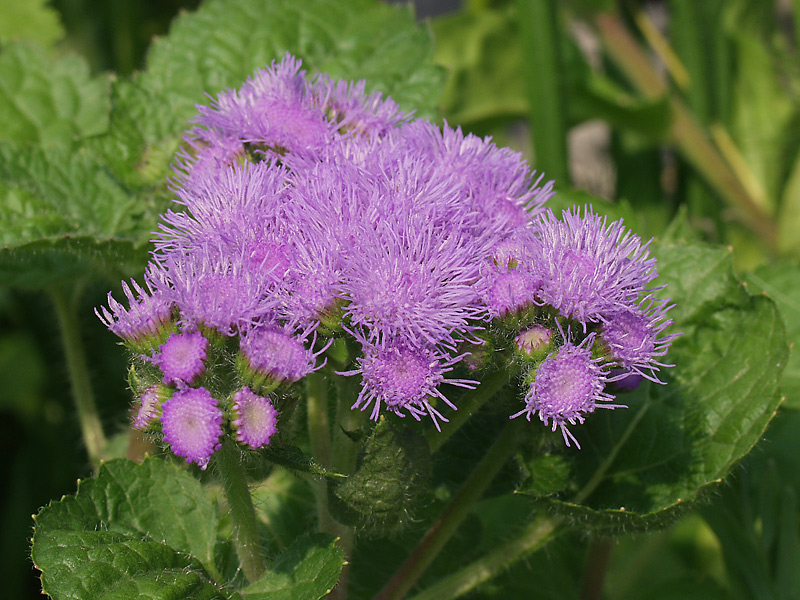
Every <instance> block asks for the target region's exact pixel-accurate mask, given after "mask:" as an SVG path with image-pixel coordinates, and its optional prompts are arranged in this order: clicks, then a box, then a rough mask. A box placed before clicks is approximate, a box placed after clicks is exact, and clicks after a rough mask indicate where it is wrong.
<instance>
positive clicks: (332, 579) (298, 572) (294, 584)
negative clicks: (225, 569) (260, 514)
mask: <svg viewBox="0 0 800 600" xmlns="http://www.w3.org/2000/svg"><path fill="white" fill-rule="evenodd" d="M344 564H345V560H344V553H343V552H342V549H341V548H339V546H338V545H337V543H336V539H334V538H333V537H331V536H329V535H325V534H322V533H317V534H313V535H309V536H306V537H303V538H300V539H298V540H297V541H295V543H294V544H292V545H291V546H290V547H289V549H288V550H286V552H284V553H283V554H281V556H279V557H278V559H277V560H276V561H275V562H274V563H273V564H272V565H271V566H270V567H269V568H268V569H267V572H266V573H264V575H263V576H262V577H261V578H260V579H259V580H258V581H255V582H254V583H252V584H251V585H249V586H247V587H246V588H244V589H242V590H240V592H239V593H240V594H241V596H242V598H244V600H318V599H319V598H323V597H324V596H327V595H328V594H329V593H330V591H331V590H332V589H333V586H334V585H336V582H337V581H338V579H339V573H340V572H341V570H342V566H344Z"/></svg>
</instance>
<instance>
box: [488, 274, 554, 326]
mask: <svg viewBox="0 0 800 600" xmlns="http://www.w3.org/2000/svg"><path fill="white" fill-rule="evenodd" d="M540 286H541V280H540V279H539V278H538V277H537V276H536V275H534V274H533V273H531V272H530V271H528V270H527V269H502V268H498V267H496V266H495V265H485V266H484V274H483V277H482V279H481V281H480V285H479V288H478V289H479V290H480V294H481V299H482V300H483V303H484V304H485V305H486V308H487V309H488V310H489V316H490V317H492V318H497V317H503V316H506V315H508V314H509V313H513V312H515V311H517V310H520V309H522V308H524V307H525V306H526V305H532V304H533V302H534V298H535V296H536V292H537V291H538V290H539V288H540Z"/></svg>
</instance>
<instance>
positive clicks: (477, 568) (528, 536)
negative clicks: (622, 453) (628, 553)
mask: <svg viewBox="0 0 800 600" xmlns="http://www.w3.org/2000/svg"><path fill="white" fill-rule="evenodd" d="M649 406H650V401H649V400H648V401H647V402H645V403H644V404H643V405H642V407H641V408H640V409H639V411H638V412H637V413H636V415H635V416H634V417H633V419H631V422H630V423H629V424H628V427H627V428H626V429H625V431H624V432H623V434H622V436H621V437H620V439H619V441H618V442H617V444H616V445H615V447H614V449H613V450H612V451H611V452H610V453H609V454H608V456H606V458H605V459H604V460H603V462H602V463H601V464H600V466H599V467H598V469H597V471H595V473H594V476H592V477H591V478H590V479H589V481H588V482H587V483H586V485H584V486H583V488H581V490H580V491H579V492H578V493H577V494H576V495H575V497H574V498H573V502H574V503H576V504H580V503H581V502H583V501H584V500H586V498H588V497H589V496H590V495H591V494H592V492H593V491H594V490H595V489H596V488H597V486H598V485H599V484H600V482H601V481H602V480H603V478H604V477H605V475H606V473H607V472H608V469H609V468H610V467H611V464H612V463H613V462H614V460H615V459H616V457H617V455H618V454H619V450H620V449H621V448H622V447H623V446H624V445H625V442H626V441H627V439H628V438H629V437H630V435H631V434H632V433H633V431H634V430H635V429H636V427H637V426H638V424H639V422H640V421H641V419H642V417H644V415H645V413H646V412H647V409H648V408H649ZM563 521H564V519H563V518H562V517H561V516H558V515H556V516H548V515H539V516H538V517H537V518H536V519H534V520H533V522H532V523H531V524H530V525H529V526H528V527H527V528H526V529H525V530H524V531H523V532H522V533H521V534H520V535H519V536H518V537H516V538H514V539H513V540H511V541H510V542H508V543H506V544H503V545H502V546H499V547H497V548H496V549H494V550H493V551H492V552H490V553H488V554H486V555H485V556H482V557H481V558H479V559H478V560H476V561H474V562H472V563H470V564H469V565H467V566H465V567H463V568H462V569H459V570H458V571H456V572H455V573H453V574H452V575H450V576H448V577H445V578H444V579H441V580H440V581H439V582H437V583H436V584H434V585H433V586H431V587H430V588H428V589H426V590H424V591H423V592H422V593H420V594H418V595H416V596H414V597H413V598H412V599H411V600H451V599H452V598H458V597H459V596H461V595H463V594H466V593H467V592H469V591H470V590H472V589H474V588H475V587H477V586H478V585H480V584H481V583H484V582H486V581H488V580H490V579H491V578H492V577H494V576H496V575H497V574H498V573H500V572H502V571H504V570H505V569H507V568H508V567H509V566H510V565H511V564H513V563H514V562H516V561H518V560H520V559H521V558H524V557H525V556H527V555H528V554H530V553H531V552H535V551H536V550H538V549H539V548H541V547H542V546H544V544H545V543H547V542H548V541H549V540H550V539H551V538H552V537H553V536H554V535H555V534H556V533H557V531H556V529H557V527H558V526H559V525H560V524H561V523H563Z"/></svg>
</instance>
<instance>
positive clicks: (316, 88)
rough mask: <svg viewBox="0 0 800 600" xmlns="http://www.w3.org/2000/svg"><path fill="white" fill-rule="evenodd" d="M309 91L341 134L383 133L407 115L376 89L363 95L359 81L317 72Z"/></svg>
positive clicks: (362, 85)
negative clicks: (334, 77) (345, 79)
mask: <svg viewBox="0 0 800 600" xmlns="http://www.w3.org/2000/svg"><path fill="white" fill-rule="evenodd" d="M313 94H314V96H315V97H316V98H317V102H318V103H319V108H320V109H321V110H322V111H324V112H325V114H326V115H327V117H328V119H329V120H330V121H331V122H333V123H334V124H335V125H336V128H337V129H338V130H339V131H340V132H342V133H345V132H353V133H356V134H361V135H366V136H368V137H378V136H383V135H386V134H387V133H388V132H389V131H390V130H391V129H393V128H395V127H397V125H398V124H400V123H402V122H404V121H406V120H408V119H409V117H410V115H407V114H405V113H403V112H401V111H400V108H399V107H398V106H397V103H396V102H395V101H394V100H392V99H391V98H389V97H385V98H384V97H383V95H382V94H381V93H380V92H371V93H370V94H367V92H366V83H365V82H364V81H363V80H362V81H358V82H352V81H342V80H340V79H339V80H334V79H331V78H330V77H329V76H328V75H325V74H321V75H319V76H318V77H317V78H315V80H314V83H313Z"/></svg>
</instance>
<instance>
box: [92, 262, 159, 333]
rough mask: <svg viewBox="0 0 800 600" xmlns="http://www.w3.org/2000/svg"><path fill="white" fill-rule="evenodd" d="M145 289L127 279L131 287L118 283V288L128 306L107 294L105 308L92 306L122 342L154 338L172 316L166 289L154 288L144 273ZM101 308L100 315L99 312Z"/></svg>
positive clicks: (104, 323)
mask: <svg viewBox="0 0 800 600" xmlns="http://www.w3.org/2000/svg"><path fill="white" fill-rule="evenodd" d="M145 283H146V286H147V289H146V290H145V289H143V288H142V287H141V286H140V285H139V284H138V283H136V282H135V281H133V280H131V286H132V287H133V290H131V287H130V286H128V284H127V283H126V282H124V281H123V282H122V291H123V292H124V293H125V297H126V298H127V299H128V306H129V308H127V309H126V308H125V307H124V306H123V305H122V304H120V303H119V302H117V301H116V300H114V298H113V297H112V296H111V292H109V293H108V307H109V308H110V309H111V310H110V311H109V310H108V309H107V308H106V307H105V306H101V307H100V311H98V310H97V308H95V309H94V312H95V314H96V315H97V317H98V318H99V319H100V320H101V321H102V322H103V325H105V326H106V327H108V328H109V329H110V330H111V332H112V333H114V334H116V335H117V336H119V337H121V338H122V339H123V340H124V341H125V342H128V343H131V344H134V345H137V344H143V343H145V339H146V338H157V337H158V336H159V335H160V334H161V332H163V331H164V329H165V328H166V326H167V324H168V323H169V322H170V320H171V316H172V305H173V304H172V298H171V295H170V294H169V292H168V291H167V290H160V289H154V286H153V284H152V281H151V280H150V278H149V277H147V276H145ZM101 311H102V314H101Z"/></svg>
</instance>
